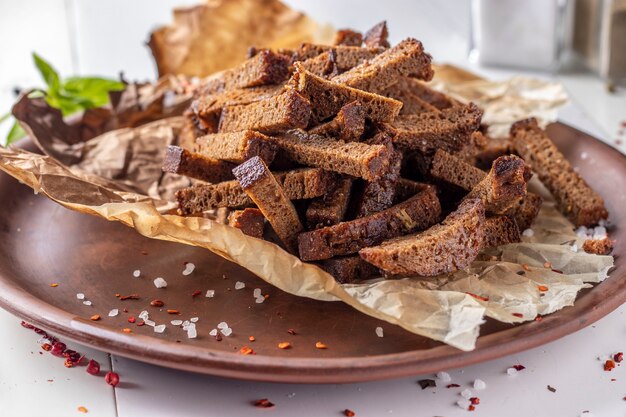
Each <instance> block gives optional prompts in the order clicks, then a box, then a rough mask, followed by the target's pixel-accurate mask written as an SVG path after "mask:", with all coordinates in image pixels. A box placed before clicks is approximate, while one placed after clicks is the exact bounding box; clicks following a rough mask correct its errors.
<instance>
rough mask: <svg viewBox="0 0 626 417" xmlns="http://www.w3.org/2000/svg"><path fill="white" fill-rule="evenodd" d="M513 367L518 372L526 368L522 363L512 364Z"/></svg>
mask: <svg viewBox="0 0 626 417" xmlns="http://www.w3.org/2000/svg"><path fill="white" fill-rule="evenodd" d="M513 368H514V369H515V370H516V371H518V372H519V371H523V370H524V369H526V367H525V366H524V365H513Z"/></svg>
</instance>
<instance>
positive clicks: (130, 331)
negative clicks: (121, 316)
mask: <svg viewBox="0 0 626 417" xmlns="http://www.w3.org/2000/svg"><path fill="white" fill-rule="evenodd" d="M122 331H123V332H124V333H132V332H133V331H132V329H129V328H128V327H124V328H123V329H122Z"/></svg>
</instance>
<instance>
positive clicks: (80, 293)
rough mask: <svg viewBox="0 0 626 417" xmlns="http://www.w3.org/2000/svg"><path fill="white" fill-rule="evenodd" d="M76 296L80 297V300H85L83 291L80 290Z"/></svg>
mask: <svg viewBox="0 0 626 417" xmlns="http://www.w3.org/2000/svg"><path fill="white" fill-rule="evenodd" d="M76 298H78V299H79V300H84V299H85V294H83V293H82V292H79V293H78V294H76Z"/></svg>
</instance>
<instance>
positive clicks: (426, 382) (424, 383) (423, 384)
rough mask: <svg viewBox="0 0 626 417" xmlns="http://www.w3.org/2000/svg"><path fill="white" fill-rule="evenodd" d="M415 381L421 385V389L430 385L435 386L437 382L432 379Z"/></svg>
mask: <svg viewBox="0 0 626 417" xmlns="http://www.w3.org/2000/svg"><path fill="white" fill-rule="evenodd" d="M417 383H418V384H419V385H420V387H422V389H426V388H429V387H432V388H436V387H437V383H436V382H435V380H434V379H420V380H419V381H417Z"/></svg>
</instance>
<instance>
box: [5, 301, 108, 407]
mask: <svg viewBox="0 0 626 417" xmlns="http://www.w3.org/2000/svg"><path fill="white" fill-rule="evenodd" d="M20 321H21V320H20V319H18V318H17V317H15V316H13V315H11V314H9V313H7V312H6V311H4V310H2V309H0V416H2V417H44V416H46V417H65V416H75V415H83V414H81V413H80V412H78V410H77V409H78V407H80V406H83V407H85V408H87V410H88V411H89V414H87V415H88V416H90V417H96V416H102V417H112V416H115V415H116V409H115V397H114V393H113V389H112V387H110V386H109V385H107V384H106V383H105V382H104V377H103V376H102V375H104V373H102V375H101V376H99V377H96V376H93V375H89V374H88V373H87V372H85V367H84V366H80V367H75V368H71V369H68V368H66V367H65V366H64V365H63V359H60V358H57V357H55V356H52V355H51V354H50V353H48V352H43V351H42V349H41V348H40V345H39V343H37V340H39V336H38V335H37V334H35V333H34V332H33V331H32V330H28V329H25V328H23V327H22V326H21V325H20ZM62 341H63V342H66V341H64V340H62ZM67 346H68V348H69V349H73V350H76V351H78V352H81V353H83V354H85V355H86V357H88V358H91V359H95V360H97V361H98V362H99V363H100V366H101V372H103V371H106V370H109V369H110V360H109V356H108V355H107V354H106V353H103V352H99V351H96V350H94V349H89V348H86V347H84V346H81V345H78V344H75V343H71V342H67ZM39 352H43V354H39Z"/></svg>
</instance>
